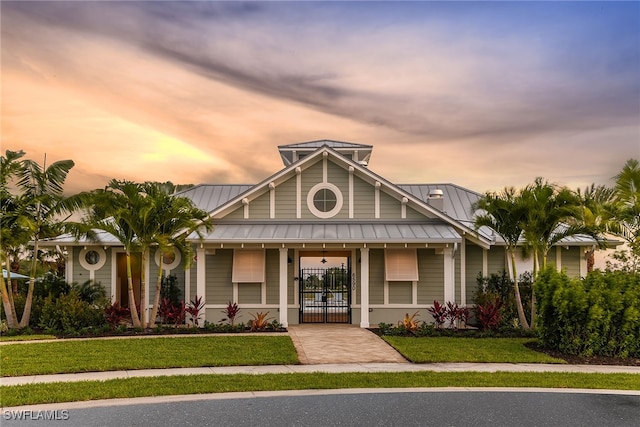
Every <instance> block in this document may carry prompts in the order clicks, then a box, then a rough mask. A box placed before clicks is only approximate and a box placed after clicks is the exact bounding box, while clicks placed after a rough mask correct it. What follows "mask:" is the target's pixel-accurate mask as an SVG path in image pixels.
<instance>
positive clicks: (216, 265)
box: [192, 249, 233, 304]
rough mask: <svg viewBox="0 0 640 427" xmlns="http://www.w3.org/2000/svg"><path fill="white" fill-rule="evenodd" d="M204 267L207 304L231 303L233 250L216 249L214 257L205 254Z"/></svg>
mask: <svg viewBox="0 0 640 427" xmlns="http://www.w3.org/2000/svg"><path fill="white" fill-rule="evenodd" d="M205 267H206V273H205V277H206V297H205V301H206V302H207V304H227V303H228V302H229V301H232V300H233V286H232V283H231V273H232V271H233V250H231V249H216V252H215V255H214V254H207V255H206V265H205ZM194 270H195V269H194ZM192 283H193V282H192Z"/></svg>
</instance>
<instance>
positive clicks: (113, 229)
mask: <svg viewBox="0 0 640 427" xmlns="http://www.w3.org/2000/svg"><path fill="white" fill-rule="evenodd" d="M90 197H91V199H92V200H93V204H92V207H91V209H90V210H89V212H88V217H87V218H86V220H85V224H86V225H87V226H88V227H91V228H96V229H99V230H102V231H105V232H107V233H109V234H111V235H112V236H113V237H115V238H116V239H117V240H118V241H119V242H120V244H122V246H123V247H124V250H125V255H126V263H127V290H128V294H129V305H130V307H129V308H130V312H131V321H132V323H133V326H134V327H135V328H140V327H142V324H141V321H140V317H139V316H138V311H137V309H136V299H135V296H134V291H133V275H132V272H131V256H132V254H133V253H137V252H140V250H141V242H140V240H139V235H140V223H141V221H140V218H141V217H144V216H145V215H146V212H147V211H148V206H147V205H148V202H147V201H146V200H145V199H146V197H145V194H144V192H143V191H142V187H141V185H140V184H137V183H134V182H131V181H118V180H116V179H112V180H111V181H110V182H109V184H108V185H107V186H106V187H105V188H104V189H99V190H94V191H93V192H91V193H90ZM142 270H143V271H144V268H143V269H142ZM141 286H142V285H141ZM141 292H142V289H141ZM140 300H141V301H140V311H141V313H144V308H145V307H144V305H143V304H144V298H140Z"/></svg>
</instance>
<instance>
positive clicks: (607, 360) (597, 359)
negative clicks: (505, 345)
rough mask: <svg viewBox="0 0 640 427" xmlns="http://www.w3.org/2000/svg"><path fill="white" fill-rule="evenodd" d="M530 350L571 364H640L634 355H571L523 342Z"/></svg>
mask: <svg viewBox="0 0 640 427" xmlns="http://www.w3.org/2000/svg"><path fill="white" fill-rule="evenodd" d="M525 345H526V346H527V347H529V348H530V349H531V350H535V351H539V352H541V353H545V354H548V355H549V356H551V357H556V358H558V359H562V360H565V361H566V362H567V363H569V364H571V365H616V366H640V359H638V358H635V357H628V358H626V359H622V358H620V357H608V356H591V357H582V356H573V355H571V354H564V353H561V352H559V351H557V350H551V349H548V348H544V347H542V346H541V345H540V344H538V343H536V342H532V343H528V344H525Z"/></svg>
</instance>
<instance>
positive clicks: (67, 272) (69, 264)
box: [64, 246, 114, 283]
mask: <svg viewBox="0 0 640 427" xmlns="http://www.w3.org/2000/svg"><path fill="white" fill-rule="evenodd" d="M64 249H65V250H66V251H67V259H66V260H65V263H66V264H65V267H64V280H66V281H67V283H73V260H74V259H73V257H74V256H77V255H78V252H79V251H78V252H76V251H74V249H76V247H75V246H71V247H69V248H64ZM111 262H114V261H111Z"/></svg>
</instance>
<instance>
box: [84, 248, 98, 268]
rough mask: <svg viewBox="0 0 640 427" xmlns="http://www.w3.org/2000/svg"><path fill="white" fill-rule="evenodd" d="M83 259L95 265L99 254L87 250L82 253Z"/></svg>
mask: <svg viewBox="0 0 640 427" xmlns="http://www.w3.org/2000/svg"><path fill="white" fill-rule="evenodd" d="M84 260H85V261H87V264H89V265H96V264H97V263H99V262H100V254H99V253H98V252H96V251H87V253H86V254H84Z"/></svg>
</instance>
